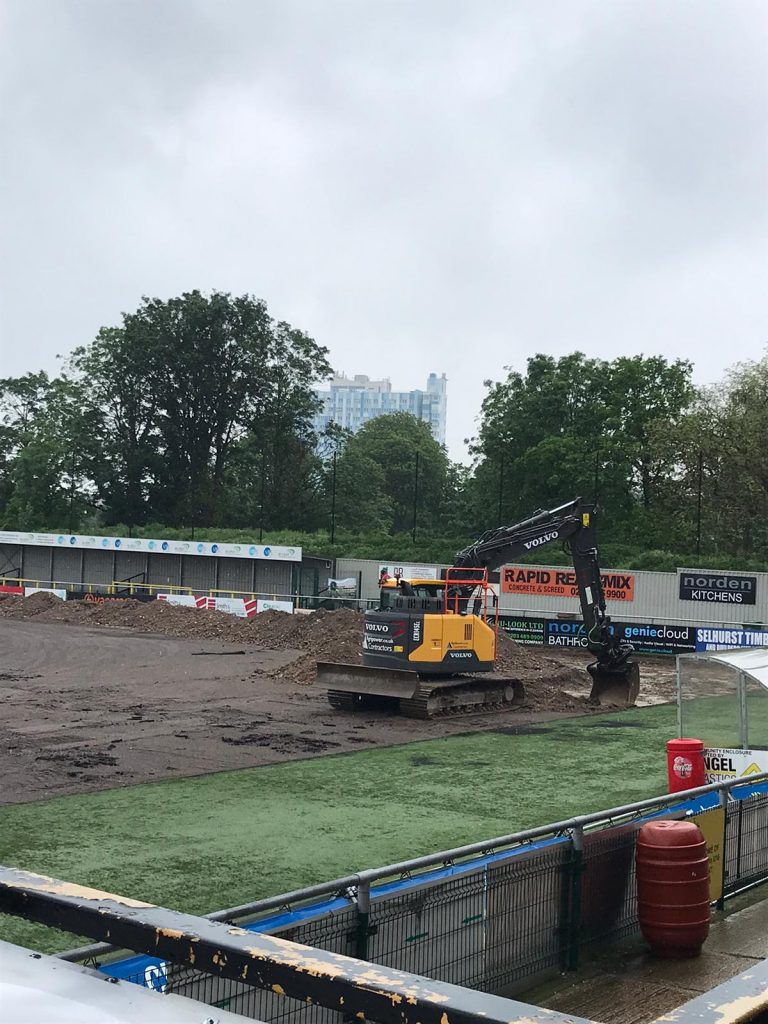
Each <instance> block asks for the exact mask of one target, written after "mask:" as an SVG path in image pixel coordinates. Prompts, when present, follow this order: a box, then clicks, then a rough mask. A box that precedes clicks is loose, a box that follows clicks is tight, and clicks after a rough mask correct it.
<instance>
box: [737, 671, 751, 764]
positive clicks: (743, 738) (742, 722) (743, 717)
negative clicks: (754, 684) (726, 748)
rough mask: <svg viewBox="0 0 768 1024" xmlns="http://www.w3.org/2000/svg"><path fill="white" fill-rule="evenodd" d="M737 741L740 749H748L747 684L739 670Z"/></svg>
mask: <svg viewBox="0 0 768 1024" xmlns="http://www.w3.org/2000/svg"><path fill="white" fill-rule="evenodd" d="M738 686H739V691H738V692H739V743H740V744H741V749H742V750H748V749H749V728H748V724H747V684H746V677H745V675H744V673H743V672H741V671H740V672H739V683H738Z"/></svg>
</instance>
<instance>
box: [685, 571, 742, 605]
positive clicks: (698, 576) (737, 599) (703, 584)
mask: <svg viewBox="0 0 768 1024" xmlns="http://www.w3.org/2000/svg"><path fill="white" fill-rule="evenodd" d="M756 596H757V577H756V576H734V575H732V574H731V573H724V572H704V571H702V570H700V569H692V570H683V571H682V572H681V573H680V600H681V601H704V602H708V603H710V604H754V603H755V599H756Z"/></svg>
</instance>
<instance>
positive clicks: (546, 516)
mask: <svg viewBox="0 0 768 1024" xmlns="http://www.w3.org/2000/svg"><path fill="white" fill-rule="evenodd" d="M596 512H597V507H596V505H595V504H594V503H593V502H592V503H589V502H584V501H582V499H581V498H576V499H574V500H573V501H569V502H568V503H567V504H565V505H561V506H560V507H559V508H554V509H550V510H549V511H543V510H542V511H538V512H536V513H534V515H532V516H531V517H530V518H528V519H524V520H523V521H522V522H519V523H515V524H514V525H513V526H505V527H500V528H499V529H496V530H489V531H488V532H487V533H484V534H483V535H482V537H480V538H479V539H478V540H476V541H475V542H474V543H473V544H470V545H469V547H466V548H464V549H463V550H462V551H460V552H459V553H458V554H457V555H456V557H455V559H454V564H453V566H452V567H451V568H450V569H448V570H447V571H446V573H445V579H443V580H386V581H385V582H383V583H382V586H381V596H380V603H379V608H378V609H377V610H376V611H368V612H366V614H365V627H364V637H363V664H362V665H342V664H335V663H330V662H320V663H318V666H317V682H318V683H319V684H320V685H323V686H325V687H326V688H327V690H328V699H329V701H330V703H331V705H332V706H333V707H335V708H339V709H350V710H355V709H357V708H364V707H366V706H369V705H370V704H371V702H372V701H378V700H380V699H381V698H388V699H389V700H390V701H396V702H398V706H399V710H400V712H401V713H402V714H405V715H408V716H409V717H415V718H431V717H432V716H433V715H436V714H445V713H450V712H455V711H465V710H473V711H479V710H482V709H483V707H485V706H488V707H492V706H497V705H504V704H514V703H519V702H520V701H521V700H522V699H523V696H524V692H523V686H522V683H520V681H519V680H516V679H514V678H513V677H502V676H499V675H498V674H496V673H495V672H494V667H495V662H496V643H497V630H498V623H497V620H498V602H497V597H496V594H495V592H494V591H493V589H492V587H491V586H490V584H489V582H488V574H489V573H491V572H493V571H495V570H497V569H499V568H500V567H501V566H502V565H504V564H505V563H507V562H511V561H514V560H515V559H516V558H519V557H520V556H521V555H524V554H528V553H530V552H532V551H536V550H538V549H539V548H541V547H544V546H546V545H549V544H553V543H555V542H561V543H563V544H564V545H565V546H566V548H567V549H568V550H569V551H570V554H571V558H572V561H573V567H574V570H575V577H576V587H577V590H578V595H579V600H580V603H581V615H582V620H583V623H584V634H585V636H586V641H587V647H588V648H589V650H590V651H591V652H592V653H593V654H594V655H595V661H594V662H593V663H592V664H590V665H588V666H587V670H588V672H589V674H590V676H591V677H592V693H591V697H592V700H593V701H595V702H599V703H611V704H621V705H623V706H629V705H632V704H634V702H635V700H636V698H637V695H638V691H639V683H640V680H639V670H638V666H637V663H636V662H634V661H633V660H632V657H631V655H632V645H631V644H628V643H626V642H624V641H620V640H619V639H618V638H617V637H616V636H615V634H614V632H613V630H612V628H611V620H610V618H609V616H608V615H607V614H606V606H605V595H604V593H603V585H602V581H601V576H600V560H599V554H598V550H597V542H596V537H595V515H596ZM481 673H482V675H481Z"/></svg>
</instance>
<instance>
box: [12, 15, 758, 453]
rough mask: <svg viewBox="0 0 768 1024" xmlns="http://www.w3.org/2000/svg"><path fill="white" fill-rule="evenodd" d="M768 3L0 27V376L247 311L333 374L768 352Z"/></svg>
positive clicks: (458, 419) (452, 422) (714, 375)
mask: <svg viewBox="0 0 768 1024" xmlns="http://www.w3.org/2000/svg"><path fill="white" fill-rule="evenodd" d="M766 44H768V4H766V3H765V0H637V2H636V0H466V2H452V0H412V2H405V0H375V2H374V0H322V2H321V0H4V2H3V4H2V7H1V8H0V82H1V84H2V96H1V115H2V125H1V129H2V150H3V154H2V161H1V164H2V166H1V167H0V174H1V175H2V180H1V181H0V185H1V186H2V195H1V196H0V218H1V223H2V236H1V237H2V243H1V248H2V264H1V266H0V274H1V280H0V283H1V285H2V295H1V301H2V306H1V307H0V316H1V318H2V319H1V321H0V327H1V329H2V334H1V335H0V344H1V348H0V354H1V355H2V358H1V359H0V376H6V375H17V374H21V373H24V372H26V371H28V370H37V369H40V368H44V369H47V370H49V371H55V370H56V367H57V365H58V364H57V363H56V360H55V355H56V353H67V352H69V351H70V350H71V349H72V348H73V347H74V346H75V345H78V344H81V343H84V342H87V341H89V340H91V339H92V338H93V336H94V334H95V333H96V331H97V330H98V328H99V327H100V326H101V325H104V324H114V323H117V322H119V317H120V313H121V311H123V310H126V311H128V310H132V309H134V308H135V307H136V306H137V305H138V303H139V301H140V298H141V295H142V294H147V295H151V296H159V297H163V298H167V297H170V296H172V295H177V294H179V293H180V292H182V291H184V290H189V289H192V288H200V289H203V290H208V289H211V288H218V289H223V290H228V291H232V292H235V293H242V292H245V291H248V292H251V293H253V294H255V295H257V296H259V297H260V298H263V299H265V300H266V302H267V303H268V305H269V308H270V311H271V312H272V314H273V315H275V316H277V317H279V318H281V319H286V320H289V321H290V322H292V323H293V324H295V325H296V326H299V327H301V328H302V329H304V330H306V331H307V332H308V333H310V334H311V335H313V336H314V337H315V338H316V339H317V340H318V341H319V342H320V343H321V344H323V345H326V346H327V347H328V348H329V349H330V353H331V361H332V364H333V365H334V366H335V368H336V369H338V370H343V371H346V372H347V373H368V374H369V375H370V376H384V375H386V376H390V377H391V379H392V382H393V386H394V387H396V388H397V389H401V388H402V389H408V388H412V387H419V386H423V385H424V382H425V380H426V376H427V374H428V373H429V372H430V371H431V370H434V371H437V372H443V371H445V372H446V373H447V374H448V377H449V392H448V421H449V422H448V438H449V448H450V450H451V453H452V455H453V456H454V457H456V458H459V457H462V455H463V445H462V439H463V438H464V437H466V436H467V435H469V434H471V433H472V432H473V430H474V421H475V417H476V416H477V413H478V411H479V408H480V403H481V401H482V398H483V394H484V388H483V384H482V382H483V380H484V379H486V378H493V379H499V378H500V377H501V376H502V375H503V374H504V369H503V368H504V367H505V366H506V365H512V366H514V367H515V368H518V369H523V368H524V366H525V360H526V358H527V357H528V356H530V355H532V354H533V353H535V352H539V351H541V352H549V353H551V354H553V355H559V354H564V353H566V352H570V351H573V350H574V349H575V348H580V349H582V350H583V351H585V352H587V353H588V354H589V355H594V356H601V357H604V358H612V357H614V356H616V355H619V354H634V353H639V352H643V353H645V354H648V355H650V354H655V353H661V354H664V355H666V356H668V357H675V356H683V357H687V358H690V359H692V360H693V361H694V362H695V364H696V377H697V380H698V381H699V382H702V383H704V382H709V381H713V380H716V379H718V378H719V377H720V376H721V374H722V371H723V369H724V368H725V367H727V366H729V365H731V364H733V363H734V362H736V361H738V360H745V359H753V358H759V357H760V356H761V355H762V354H763V353H764V351H765V346H766V344H768V324H767V322H766V321H767V319H768V318H767V317H766V270H767V269H768V248H767V245H766V237H767V232H766V221H767V219H768V218H767V217H766V213H767V206H768V204H767V202H766V199H767V191H766V181H767V180H768V179H767V178H766V171H767V170H768V159H767V156H768V77H767V76H766V52H767V50H766Z"/></svg>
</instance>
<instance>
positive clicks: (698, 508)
mask: <svg viewBox="0 0 768 1024" xmlns="http://www.w3.org/2000/svg"><path fill="white" fill-rule="evenodd" d="M703 476H704V454H703V452H699V480H698V494H697V496H696V554H697V555H700V554H701V488H702V483H703Z"/></svg>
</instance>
